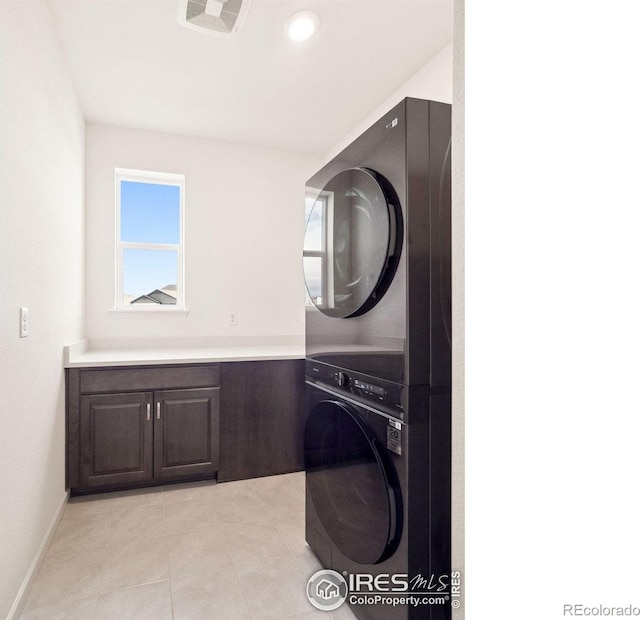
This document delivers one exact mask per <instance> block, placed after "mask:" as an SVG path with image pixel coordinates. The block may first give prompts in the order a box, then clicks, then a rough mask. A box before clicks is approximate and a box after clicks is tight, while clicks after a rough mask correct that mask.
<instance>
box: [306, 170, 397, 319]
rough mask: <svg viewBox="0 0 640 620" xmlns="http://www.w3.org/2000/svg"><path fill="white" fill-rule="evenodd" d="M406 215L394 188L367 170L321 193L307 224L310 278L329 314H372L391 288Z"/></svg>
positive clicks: (313, 293) (346, 173)
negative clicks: (369, 312) (402, 212)
mask: <svg viewBox="0 0 640 620" xmlns="http://www.w3.org/2000/svg"><path fill="white" fill-rule="evenodd" d="M401 245H402V216H401V213H400V205H399V202H398V199H397V196H396V195H395V192H394V191H393V188H392V187H391V185H390V184H389V182H388V181H386V179H384V177H382V175H380V174H378V173H376V172H374V171H373V170H369V169H367V168H350V169H348V170H343V171H342V172H340V173H339V174H337V175H336V176H335V177H333V178H332V179H331V180H330V181H329V182H328V183H327V184H326V185H325V186H324V187H323V188H322V190H321V191H320V193H319V194H318V197H317V199H316V201H315V203H314V205H313V208H312V209H311V212H310V214H309V218H308V220H307V228H306V232H305V240H304V276H305V282H306V285H307V291H308V293H309V297H310V298H311V300H312V301H313V303H314V304H315V306H316V307H317V308H318V309H319V310H320V311H321V312H323V313H324V314H326V315H328V316H332V317H340V318H346V317H350V316H358V315H360V314H364V313H365V312H367V311H368V310H370V309H371V308H372V307H373V306H374V305H375V304H376V303H377V302H378V301H379V300H380V298H381V297H382V296H383V295H384V293H385V291H386V290H387V288H388V286H389V284H390V283H391V280H392V279H393V275H394V273H395V269H396V267H397V264H398V259H399V256H400V249H401Z"/></svg>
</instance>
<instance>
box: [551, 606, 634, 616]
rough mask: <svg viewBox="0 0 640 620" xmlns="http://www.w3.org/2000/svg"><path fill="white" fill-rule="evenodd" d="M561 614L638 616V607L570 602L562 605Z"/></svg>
mask: <svg viewBox="0 0 640 620" xmlns="http://www.w3.org/2000/svg"><path fill="white" fill-rule="evenodd" d="M562 615H563V616H576V617H577V616H589V617H594V616H595V617H600V616H607V617H611V616H613V617H620V616H627V617H628V616H636V617H640V607H636V606H635V605H627V606H626V607H615V606H608V605H582V604H571V605H564V606H563V610H562Z"/></svg>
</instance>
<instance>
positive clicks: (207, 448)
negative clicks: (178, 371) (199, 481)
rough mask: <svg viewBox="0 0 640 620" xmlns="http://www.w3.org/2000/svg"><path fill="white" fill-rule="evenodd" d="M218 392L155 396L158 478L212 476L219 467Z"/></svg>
mask: <svg viewBox="0 0 640 620" xmlns="http://www.w3.org/2000/svg"><path fill="white" fill-rule="evenodd" d="M218 392H219V388H215V389H214V388H200V389H196V390H170V391H166V392H156V393H155V414H156V415H155V420H154V451H153V454H154V462H153V475H154V477H155V478H175V477H176V476H181V477H182V476H201V475H209V476H213V475H214V474H215V473H216V470H217V463H218V417H219V399H218Z"/></svg>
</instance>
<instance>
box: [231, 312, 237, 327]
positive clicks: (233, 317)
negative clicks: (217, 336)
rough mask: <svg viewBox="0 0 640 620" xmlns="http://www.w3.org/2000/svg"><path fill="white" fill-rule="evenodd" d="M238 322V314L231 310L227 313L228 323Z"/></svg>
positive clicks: (234, 323)
mask: <svg viewBox="0 0 640 620" xmlns="http://www.w3.org/2000/svg"><path fill="white" fill-rule="evenodd" d="M237 324H238V315H237V314H236V313H235V312H232V313H231V314H230V315H229V325H237Z"/></svg>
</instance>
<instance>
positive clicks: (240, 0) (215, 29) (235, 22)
mask: <svg viewBox="0 0 640 620" xmlns="http://www.w3.org/2000/svg"><path fill="white" fill-rule="evenodd" d="M178 4H179V14H178V21H179V22H180V24H181V25H182V26H186V27H187V28H193V29H194V30H199V31H200V32H205V33H206V34H212V35H214V36H217V37H226V38H228V39H233V38H234V37H235V36H236V34H238V31H239V30H240V27H241V26H242V24H243V22H244V19H245V17H246V16H247V12H248V11H249V5H250V4H251V0H178Z"/></svg>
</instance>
